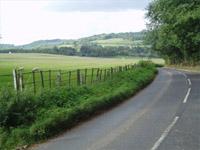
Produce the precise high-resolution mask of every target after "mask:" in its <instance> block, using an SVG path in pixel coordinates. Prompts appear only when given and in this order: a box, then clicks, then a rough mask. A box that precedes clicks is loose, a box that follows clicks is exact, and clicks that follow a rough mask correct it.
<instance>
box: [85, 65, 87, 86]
mask: <svg viewBox="0 0 200 150" xmlns="http://www.w3.org/2000/svg"><path fill="white" fill-rule="evenodd" d="M85 84H87V68H86V69H85Z"/></svg>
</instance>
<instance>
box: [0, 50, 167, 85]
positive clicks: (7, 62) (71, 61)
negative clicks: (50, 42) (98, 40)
mask: <svg viewBox="0 0 200 150" xmlns="http://www.w3.org/2000/svg"><path fill="white" fill-rule="evenodd" d="M140 60H141V58H130V57H129V58H94V57H93V58H92V57H77V56H63V55H50V54H31V53H29V54H20V53H18V54H0V87H3V86H4V85H10V86H11V87H13V79H12V75H10V76H1V75H5V74H12V70H13V69H14V68H19V67H24V72H29V71H31V70H32V69H33V68H36V67H37V68H40V69H41V70H49V69H52V70H59V69H61V70H66V71H67V70H76V69H85V68H97V67H99V68H106V67H114V66H120V65H121V66H123V65H127V64H134V63H137V62H138V61H140ZM152 61H153V62H155V63H161V64H162V63H164V62H163V60H162V59H152ZM88 74H90V73H89V72H88ZM74 75H75V73H74ZM38 76H39V74H38ZM46 76H48V75H47V74H46ZM54 78H56V73H55V74H54ZM64 78H65V79H67V76H65V77H64ZM37 79H38V80H39V77H38V78H37ZM45 79H47V77H45ZM25 80H26V82H31V81H32V77H31V76H30V75H29V74H27V76H25ZM38 82H40V81H38ZM54 83H55V82H54ZM38 84H40V83H38Z"/></svg>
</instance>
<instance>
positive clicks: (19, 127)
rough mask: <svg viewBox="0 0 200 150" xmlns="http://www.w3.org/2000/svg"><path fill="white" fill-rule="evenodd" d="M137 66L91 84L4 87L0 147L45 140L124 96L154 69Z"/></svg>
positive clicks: (151, 75) (147, 80) (149, 77)
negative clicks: (39, 89)
mask: <svg viewBox="0 0 200 150" xmlns="http://www.w3.org/2000/svg"><path fill="white" fill-rule="evenodd" d="M140 66H141V67H137V68H134V69H132V70H129V71H126V72H120V73H118V74H117V75H115V76H114V77H113V79H108V80H106V81H105V82H101V83H98V84H94V85H90V86H80V87H76V88H71V89H69V88H66V87H61V88H54V89H51V90H44V91H43V92H41V93H38V94H36V95H33V94H32V93H31V92H30V91H24V92H22V93H18V94H17V93H15V92H13V91H9V90H7V89H4V90H3V91H1V94H0V149H2V150H10V149H14V148H16V147H21V146H24V145H30V144H33V143H37V142H40V141H43V140H46V139H48V138H49V137H52V136H54V135H57V134H58V133H60V132H62V131H65V130H66V129H69V128H71V127H73V126H74V125H76V124H78V123H79V122H80V121H82V120H85V119H87V118H89V117H91V116H94V115H95V114H96V113H98V112H101V111H102V110H106V109H108V108H110V107H112V106H114V105H116V104H118V103H120V102H122V101H124V100H126V99H127V98H128V97H130V96H131V95H134V94H135V93H136V92H137V91H138V90H140V89H142V88H144V87H145V86H146V85H147V84H149V83H150V82H151V81H152V80H153V79H154V77H155V75H156V73H157V69H156V67H155V65H154V64H152V63H146V62H142V63H140Z"/></svg>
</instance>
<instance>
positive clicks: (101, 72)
mask: <svg viewBox="0 0 200 150" xmlns="http://www.w3.org/2000/svg"><path fill="white" fill-rule="evenodd" d="M101 76H102V69H101V70H100V74H99V80H100V81H101Z"/></svg>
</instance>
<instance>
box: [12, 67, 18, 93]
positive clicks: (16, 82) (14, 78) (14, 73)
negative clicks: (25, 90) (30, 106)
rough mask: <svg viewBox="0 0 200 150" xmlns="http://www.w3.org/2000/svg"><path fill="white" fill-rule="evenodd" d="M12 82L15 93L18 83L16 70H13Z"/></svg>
mask: <svg viewBox="0 0 200 150" xmlns="http://www.w3.org/2000/svg"><path fill="white" fill-rule="evenodd" d="M13 82H14V89H15V90H16V91H18V90H19V82H18V74H17V70H16V69H13Z"/></svg>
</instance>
